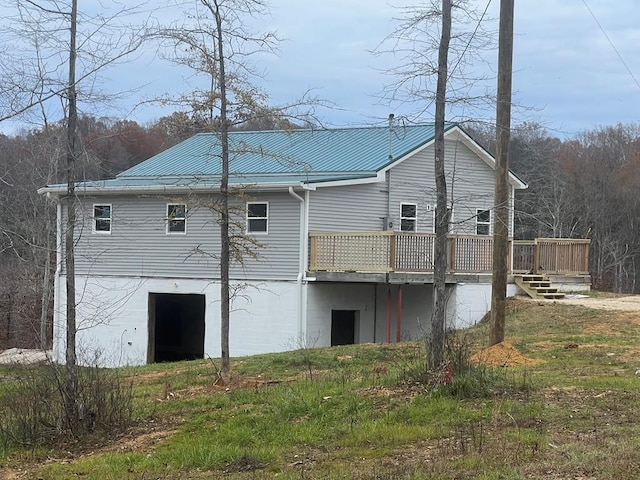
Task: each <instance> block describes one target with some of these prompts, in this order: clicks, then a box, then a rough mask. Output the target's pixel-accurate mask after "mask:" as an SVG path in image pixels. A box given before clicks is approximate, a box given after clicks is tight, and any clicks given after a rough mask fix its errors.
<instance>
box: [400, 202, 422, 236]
mask: <svg viewBox="0 0 640 480" xmlns="http://www.w3.org/2000/svg"><path fill="white" fill-rule="evenodd" d="M417 226H418V206H417V205H416V204H415V203H401V204H400V231H401V232H415V231H416V227H417Z"/></svg>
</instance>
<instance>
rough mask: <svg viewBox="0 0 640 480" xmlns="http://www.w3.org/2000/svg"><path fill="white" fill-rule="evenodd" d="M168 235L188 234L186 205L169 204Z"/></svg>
mask: <svg viewBox="0 0 640 480" xmlns="http://www.w3.org/2000/svg"><path fill="white" fill-rule="evenodd" d="M167 233H187V206H186V205H185V204H183V203H169V204H167Z"/></svg>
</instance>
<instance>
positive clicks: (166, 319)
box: [147, 293, 205, 363]
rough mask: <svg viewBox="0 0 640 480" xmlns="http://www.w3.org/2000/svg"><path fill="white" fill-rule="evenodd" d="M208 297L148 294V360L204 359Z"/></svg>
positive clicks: (152, 361) (149, 361) (151, 361)
mask: <svg viewBox="0 0 640 480" xmlns="http://www.w3.org/2000/svg"><path fill="white" fill-rule="evenodd" d="M204 314H205V296H204V295H197V294H175V293H150V294H149V348H148V352H147V361H148V363H156V362H177V361H180V360H194V359H196V358H204Z"/></svg>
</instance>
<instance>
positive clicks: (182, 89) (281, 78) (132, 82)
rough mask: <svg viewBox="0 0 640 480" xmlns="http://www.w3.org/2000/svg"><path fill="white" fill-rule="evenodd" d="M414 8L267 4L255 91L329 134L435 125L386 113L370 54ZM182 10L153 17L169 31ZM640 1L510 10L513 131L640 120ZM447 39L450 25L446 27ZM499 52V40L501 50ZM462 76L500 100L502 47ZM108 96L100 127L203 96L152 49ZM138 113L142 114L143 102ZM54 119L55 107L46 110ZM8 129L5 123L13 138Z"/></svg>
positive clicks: (112, 84)
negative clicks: (306, 106)
mask: <svg viewBox="0 0 640 480" xmlns="http://www.w3.org/2000/svg"><path fill="white" fill-rule="evenodd" d="M83 3H84V4H85V5H87V6H88V7H87V8H96V9H98V10H99V9H100V8H104V5H105V3H104V1H103V2H100V3H98V0H84V1H83V0H81V1H80V8H81V9H82V8H83ZM419 3H420V2H415V1H412V0H396V1H393V0H391V1H389V2H388V1H386V0H323V1H317V0H272V1H271V2H270V15H268V16H266V17H261V18H260V19H259V20H255V27H257V28H259V29H261V30H275V31H277V32H278V35H279V36H280V37H281V38H283V39H284V41H283V42H281V43H280V45H279V52H278V54H277V55H266V54H259V55H256V56H254V57H253V60H252V61H254V63H255V65H256V67H257V69H258V70H260V71H261V72H263V76H262V78H256V79H255V80H254V81H255V82H256V83H257V84H258V85H260V86H261V88H263V89H264V91H265V92H266V93H267V94H268V95H269V97H270V101H271V102H272V103H274V104H280V105H282V104H287V103H291V102H294V101H295V100H296V99H298V98H300V97H301V96H302V95H304V94H305V92H308V91H310V92H311V94H312V95H313V96H316V97H318V98H319V99H322V100H323V101H324V103H326V104H327V105H329V104H330V105H331V107H328V106H327V107H321V108H319V109H318V111H317V114H318V116H319V118H320V120H321V121H322V124H323V125H325V126H328V127H340V126H351V125H370V124H382V123H383V122H385V121H386V118H387V116H388V115H389V113H394V114H395V115H396V118H406V119H407V120H408V121H431V120H432V115H433V109H432V108H431V106H430V105H429V104H428V102H426V101H416V102H414V103H411V102H395V103H394V102H389V101H388V99H384V98H381V93H382V92H384V91H385V86H389V85H390V84H391V83H392V82H393V81H394V78H393V77H392V76H390V75H389V74H385V72H388V71H390V70H391V69H393V68H394V67H397V66H398V64H399V63H400V62H401V60H400V59H399V58H398V56H397V55H396V56H395V57H394V56H393V55H374V54H373V53H372V51H374V50H376V48H377V47H378V46H379V45H380V44H381V42H383V40H384V39H385V38H386V37H387V36H388V35H389V34H390V33H391V32H393V31H394V29H395V28H397V27H398V25H399V23H398V21H397V20H394V18H396V19H397V18H398V17H401V16H402V15H403V10H402V8H403V7H407V6H411V5H416V4H419ZM487 3H489V7H488V11H487V17H488V18H493V20H492V21H489V22H488V23H487V28H488V29H490V30H491V29H493V30H494V31H495V30H497V21H496V19H497V18H498V15H499V0H493V1H492V2H488V0H477V1H475V4H476V5H477V7H478V8H479V9H480V10H483V9H484V8H485V7H486V6H487ZM183 12H184V8H181V9H179V10H177V9H175V8H174V9H165V10H162V11H159V12H156V13H154V16H155V17H156V18H157V19H159V20H160V21H165V22H171V21H176V19H180V18H181V16H182V15H184V13H183ZM639 18H640V2H638V1H637V0H617V1H615V2H613V1H611V0H563V1H559V0H517V1H516V6H515V21H514V24H515V25H514V54H513V69H514V76H513V102H514V111H513V120H512V122H513V123H514V124H517V123H520V122H524V121H528V122H538V123H540V124H542V125H543V126H545V127H546V128H547V129H548V130H549V132H550V133H551V134H552V135H556V136H559V137H565V138H567V137H571V136H573V135H575V134H576V133H578V132H580V131H583V130H588V129H592V128H595V127H597V126H603V125H611V124H616V123H619V122H622V123H628V122H635V121H637V120H638V111H639V107H640V83H639V80H640V48H638V45H640V27H639V26H638V25H639V24H638V19H639ZM453 31H454V34H455V32H456V24H455V23H454V25H453ZM496 43H497V40H496ZM475 57H476V58H475V60H477V62H476V61H472V62H470V63H469V64H468V65H467V67H466V69H467V70H466V71H467V74H469V75H474V76H483V77H486V79H485V80H484V81H483V82H481V83H480V84H479V85H477V86H476V87H475V88H476V89H477V90H475V92H479V91H482V92H492V91H494V90H495V82H496V79H495V70H496V65H497V48H495V47H493V48H490V49H488V50H486V51H483V52H479V53H477V54H475ZM98 84H99V85H100V86H101V88H102V89H103V90H104V91H105V93H109V92H110V91H113V92H123V91H132V93H130V94H129V95H128V96H126V97H123V98H122V99H119V100H118V101H117V102H115V103H112V104H110V105H94V106H91V107H85V112H86V113H91V114H93V115H97V116H101V115H104V116H112V117H115V118H128V119H131V120H135V121H137V122H139V123H142V124H146V123H149V122H152V121H154V120H156V119H157V118H159V117H161V116H163V115H169V114H170V113H171V112H172V111H173V110H174V108H173V107H172V106H171V105H165V106H162V105H159V104H157V103H153V102H151V103H148V102H147V100H150V99H154V98H157V97H159V96H161V95H163V94H167V93H169V94H173V95H179V94H180V93H187V92H189V91H192V90H193V89H194V88H195V87H197V85H198V80H197V79H194V78H193V76H192V75H191V73H190V72H189V71H188V70H187V69H185V68H181V67H178V66H176V65H173V64H171V63H169V62H168V61H167V60H164V59H162V58H160V57H159V56H158V55H157V54H156V52H155V50H154V49H153V48H151V47H147V48H145V49H143V50H141V51H139V52H138V53H136V55H135V56H134V57H132V58H129V59H127V61H126V62H123V63H120V64H119V65H117V66H114V67H111V68H110V69H108V70H105V71H103V72H102V73H101V78H100V80H99V82H98ZM141 102H142V103H143V105H142V106H140V103H141ZM53 108H55V107H53ZM494 116H495V107H494V106H493V105H491V104H485V105H483V106H481V107H476V108H475V109H469V108H467V107H464V108H462V107H454V108H451V109H450V110H449V113H448V117H449V118H448V119H449V120H465V119H468V118H472V119H482V120H486V121H492V119H493V118H494ZM12 128H15V124H13V123H11V122H5V123H4V124H0V130H4V131H5V132H6V131H7V130H10V129H12Z"/></svg>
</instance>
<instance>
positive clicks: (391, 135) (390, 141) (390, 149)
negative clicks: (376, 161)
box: [389, 113, 394, 160]
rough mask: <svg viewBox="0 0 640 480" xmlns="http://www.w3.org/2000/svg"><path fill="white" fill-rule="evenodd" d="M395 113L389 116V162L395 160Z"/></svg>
mask: <svg viewBox="0 0 640 480" xmlns="http://www.w3.org/2000/svg"><path fill="white" fill-rule="evenodd" d="M393 117H394V115H393V113H390V114H389V160H393V148H392V143H393Z"/></svg>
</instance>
